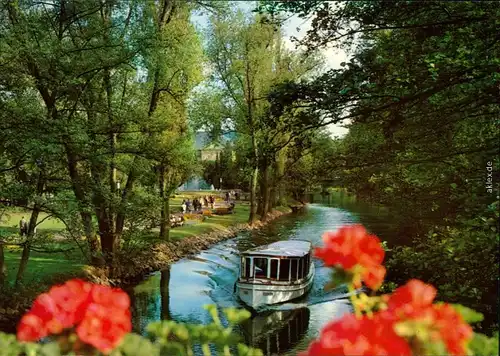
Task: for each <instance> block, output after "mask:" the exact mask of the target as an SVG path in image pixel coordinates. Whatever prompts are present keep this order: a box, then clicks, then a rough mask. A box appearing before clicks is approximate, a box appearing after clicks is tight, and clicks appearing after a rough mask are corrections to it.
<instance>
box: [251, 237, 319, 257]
mask: <svg viewBox="0 0 500 356" xmlns="http://www.w3.org/2000/svg"><path fill="white" fill-rule="evenodd" d="M311 246H312V244H311V242H310V241H306V240H287V241H278V242H273V243H272V244H269V245H264V246H259V247H254V248H251V249H249V250H247V251H245V252H243V254H244V255H247V256H248V255H250V256H255V255H266V256H293V257H302V256H305V255H307V254H308V253H309V251H310V250H311Z"/></svg>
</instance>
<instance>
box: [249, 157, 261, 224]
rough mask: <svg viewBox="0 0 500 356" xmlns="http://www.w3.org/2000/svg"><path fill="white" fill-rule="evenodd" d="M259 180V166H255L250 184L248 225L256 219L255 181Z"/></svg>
mask: <svg viewBox="0 0 500 356" xmlns="http://www.w3.org/2000/svg"><path fill="white" fill-rule="evenodd" d="M258 178H259V166H258V165H255V166H254V168H253V172H252V180H251V183H250V216H249V217H248V223H249V224H250V225H252V224H253V223H254V222H255V219H256V210H257V201H256V194H257V179H258Z"/></svg>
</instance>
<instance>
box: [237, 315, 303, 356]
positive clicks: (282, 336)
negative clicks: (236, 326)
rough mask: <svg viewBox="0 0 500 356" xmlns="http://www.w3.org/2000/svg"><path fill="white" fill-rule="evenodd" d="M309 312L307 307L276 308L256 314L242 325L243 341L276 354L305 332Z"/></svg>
mask: <svg viewBox="0 0 500 356" xmlns="http://www.w3.org/2000/svg"><path fill="white" fill-rule="evenodd" d="M310 314H311V312H310V311H309V309H308V308H297V309H291V310H278V311H274V312H267V313H264V314H263V315H257V316H256V317H255V318H253V319H250V320H247V321H246V322H245V323H244V324H243V325H242V331H243V335H244V338H245V343H246V344H247V345H250V346H252V347H256V348H259V349H261V350H262V351H264V355H276V354H278V355H279V354H282V353H284V352H286V351H289V350H290V349H291V348H293V347H294V346H296V345H297V344H298V343H299V341H300V340H301V339H302V337H303V336H304V334H305V333H306V332H307V329H308V327H309V317H310Z"/></svg>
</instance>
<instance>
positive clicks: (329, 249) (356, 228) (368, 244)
mask: <svg viewBox="0 0 500 356" xmlns="http://www.w3.org/2000/svg"><path fill="white" fill-rule="evenodd" d="M323 241H324V243H325V246H324V247H323V248H316V251H315V255H316V257H318V258H321V259H322V260H323V261H324V263H325V265H326V266H330V267H337V268H342V269H344V270H346V271H352V270H353V269H354V268H355V267H356V266H361V267H363V270H364V271H363V273H362V276H361V277H362V279H363V281H364V282H365V284H366V285H367V286H368V287H370V288H371V289H375V290H376V289H378V288H379V287H380V285H381V284H382V282H383V281H384V277H385V273H386V270H385V267H384V266H382V265H381V263H382V261H383V260H384V256H385V251H384V249H383V248H382V244H381V243H380V240H379V239H378V238H377V237H376V236H375V235H370V234H368V232H367V231H366V230H365V228H364V227H363V226H361V225H350V226H344V227H342V228H340V229H339V230H338V231H336V232H327V233H325V234H324V235H323ZM355 287H360V286H359V285H355Z"/></svg>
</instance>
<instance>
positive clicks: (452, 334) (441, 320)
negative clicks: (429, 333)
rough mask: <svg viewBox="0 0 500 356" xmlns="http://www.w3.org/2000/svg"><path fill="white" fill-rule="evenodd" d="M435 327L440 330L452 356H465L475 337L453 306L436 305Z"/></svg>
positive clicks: (441, 336)
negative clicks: (469, 344) (470, 342)
mask: <svg viewBox="0 0 500 356" xmlns="http://www.w3.org/2000/svg"><path fill="white" fill-rule="evenodd" d="M433 310H434V322H433V326H434V327H435V328H436V329H437V330H438V332H439V336H440V338H441V340H442V341H443V342H444V344H445V346H446V349H447V350H448V352H449V353H450V354H452V355H456V356H459V355H465V354H466V350H467V344H468V342H469V341H470V340H471V338H472V336H473V331H472V328H471V327H470V325H469V324H467V323H466V322H465V321H464V320H463V318H462V315H460V314H459V313H458V312H457V311H456V310H455V309H454V308H453V307H452V306H451V305H449V304H441V305H434V306H433Z"/></svg>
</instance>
